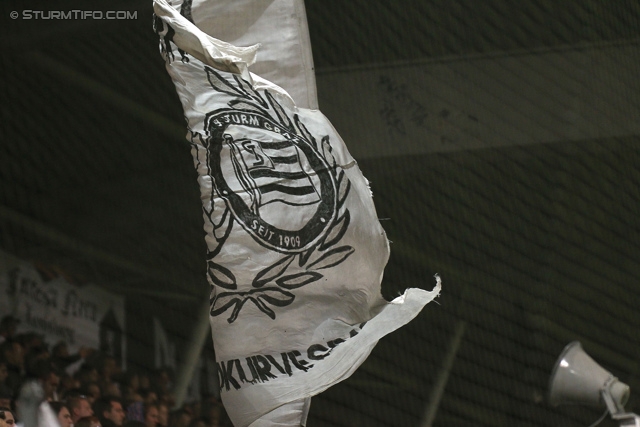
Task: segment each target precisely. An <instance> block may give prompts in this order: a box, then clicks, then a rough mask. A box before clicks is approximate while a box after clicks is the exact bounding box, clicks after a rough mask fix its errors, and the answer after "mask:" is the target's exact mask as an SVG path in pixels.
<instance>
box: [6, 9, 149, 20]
mask: <svg viewBox="0 0 640 427" xmlns="http://www.w3.org/2000/svg"><path fill="white" fill-rule="evenodd" d="M9 16H10V17H11V19H25V20H32V19H42V20H49V19H52V20H53V19H63V20H66V19H117V20H125V19H138V11H137V10H133V11H132V10H106V11H102V10H79V9H73V10H30V9H25V10H22V11H20V12H18V11H16V10H14V11H13V12H11V13H10V14H9Z"/></svg>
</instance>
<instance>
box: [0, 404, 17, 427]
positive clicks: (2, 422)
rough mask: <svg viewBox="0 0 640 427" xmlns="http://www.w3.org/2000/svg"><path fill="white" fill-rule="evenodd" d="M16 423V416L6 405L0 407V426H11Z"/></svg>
mask: <svg viewBox="0 0 640 427" xmlns="http://www.w3.org/2000/svg"><path fill="white" fill-rule="evenodd" d="M15 424H16V416H15V414H14V413H13V411H12V410H11V409H9V408H6V407H0V427H13V426H14V425H15Z"/></svg>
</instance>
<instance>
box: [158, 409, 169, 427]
mask: <svg viewBox="0 0 640 427" xmlns="http://www.w3.org/2000/svg"><path fill="white" fill-rule="evenodd" d="M158 424H159V425H161V426H163V427H166V426H168V425H169V407H168V406H167V405H162V404H160V405H158Z"/></svg>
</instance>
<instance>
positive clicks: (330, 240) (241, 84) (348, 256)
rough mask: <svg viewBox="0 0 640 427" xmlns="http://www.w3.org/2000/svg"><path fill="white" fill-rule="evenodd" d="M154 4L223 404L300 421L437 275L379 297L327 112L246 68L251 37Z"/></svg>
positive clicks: (370, 248)
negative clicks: (204, 263) (192, 193)
mask: <svg viewBox="0 0 640 427" xmlns="http://www.w3.org/2000/svg"><path fill="white" fill-rule="evenodd" d="M241 3H244V2H241ZM255 3H264V2H255ZM181 9H182V10H181ZM154 10H155V13H156V16H157V19H156V21H155V22H156V31H157V32H158V34H159V35H160V41H161V50H162V53H163V55H164V57H165V59H166V63H167V70H168V72H169V74H170V75H171V78H172V79H173V81H174V83H175V86H176V90H177V92H178V95H179V97H180V100H181V102H182V105H183V109H184V113H185V117H186V120H187V125H188V134H187V139H188V140H189V141H190V143H191V147H192V154H193V158H194V164H195V167H196V169H197V171H198V182H199V184H200V189H201V201H202V204H203V212H204V220H205V231H206V237H205V238H206V242H207V247H208V258H207V259H208V279H209V282H210V285H211V299H210V303H211V312H210V314H211V317H210V321H211V327H212V335H213V341H214V347H215V351H216V356H217V362H218V373H219V377H220V387H221V396H222V400H223V403H224V405H225V408H226V410H227V412H228V413H229V416H230V417H231V419H232V421H233V423H234V425H235V426H237V427H245V426H249V425H251V426H252V427H258V426H270V425H274V426H275V425H287V426H288V425H292V426H293V425H300V424H301V423H302V422H303V421H304V419H305V417H306V415H305V414H306V411H307V409H308V405H307V404H308V402H307V401H305V399H306V398H309V397H310V396H313V395H315V394H318V393H320V392H322V391H324V390H326V389H327V388H328V387H330V386H331V385H333V384H335V383H337V382H339V381H341V380H343V379H345V378H347V377H349V376H350V375H351V374H352V373H353V372H354V371H355V369H356V368H357V367H358V366H359V365H360V364H361V363H362V362H363V361H364V360H365V359H366V357H367V356H368V355H369V353H370V352H371V350H372V349H373V347H374V346H375V344H376V343H377V341H378V339H380V338H381V337H383V336H384V335H386V334H388V333H389V332H392V331H393V330H395V329H397V328H398V327H400V326H402V325H404V324H406V323H407V322H408V321H410V320H411V319H413V318H414V317H415V316H416V315H417V314H418V313H419V312H420V310H421V309H422V307H423V306H424V305H426V304H427V303H428V302H429V301H431V300H432V299H433V298H434V297H435V296H437V294H438V293H439V291H440V281H439V279H438V280H437V284H436V287H435V288H434V290H433V291H431V292H427V291H424V290H421V289H408V290H407V291H406V292H405V294H404V295H402V296H400V297H398V298H396V299H395V300H393V301H391V302H387V301H385V300H384V299H383V298H382V296H381V294H380V282H381V279H382V274H383V269H384V266H385V265H386V263H387V260H388V257H389V245H388V241H387V238H386V235H385V233H384V230H383V229H382V227H381V226H380V223H379V222H378V219H377V217H376V212H375V207H374V205H373V200H372V196H371V192H370V190H369V187H368V183H367V181H366V179H365V178H364V177H363V176H362V173H361V172H360V170H359V168H358V166H357V164H356V162H355V160H354V159H353V158H352V157H351V155H350V154H349V152H348V150H347V148H346V146H345V144H344V142H343V141H342V140H341V139H340V137H339V135H338V134H337V133H336V131H335V130H334V128H333V127H332V126H331V124H330V123H329V121H328V120H327V119H326V117H324V116H323V115H322V114H321V113H320V112H319V111H317V110H310V109H305V108H300V107H298V106H296V104H295V103H294V102H293V99H292V98H291V96H290V95H289V94H288V93H287V92H286V91H285V90H284V89H283V88H281V87H279V86H277V85H275V84H274V83H272V82H270V81H268V80H266V79H264V78H262V77H260V76H258V75H256V74H254V73H251V72H250V71H249V68H248V67H249V66H250V65H251V64H252V63H253V62H254V60H255V59H256V54H257V50H258V46H250V47H236V46H234V45H231V44H229V43H226V42H223V41H220V40H218V39H215V38H213V37H211V36H209V35H208V34H206V33H205V32H203V31H202V30H201V29H199V28H198V27H197V26H196V25H194V24H193V22H195V23H196V24H197V23H198V22H199V21H198V19H197V18H196V16H194V15H193V14H194V13H195V4H194V8H192V9H191V8H190V9H189V10H190V13H185V8H183V7H181V6H180V5H176V6H175V7H174V6H171V5H169V4H168V3H167V1H166V0H155V2H154ZM206 10H207V9H206V7H205V6H202V5H201V6H200V9H199V11H200V12H202V13H205V11H206ZM181 11H182V13H181ZM265 62H269V60H268V59H266V60H263V63H265ZM270 62H271V64H272V67H275V68H277V67H278V58H271V59H270ZM301 81H303V82H305V83H303V84H307V83H308V79H307V80H305V79H302V80H301ZM303 92H304V91H303ZM312 98H313V99H315V95H313V96H312ZM307 99H309V98H307Z"/></svg>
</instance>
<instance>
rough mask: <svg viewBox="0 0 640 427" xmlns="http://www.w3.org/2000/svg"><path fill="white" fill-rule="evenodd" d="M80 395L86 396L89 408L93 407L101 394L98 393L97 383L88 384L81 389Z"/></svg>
mask: <svg viewBox="0 0 640 427" xmlns="http://www.w3.org/2000/svg"><path fill="white" fill-rule="evenodd" d="M82 394H84V395H85V396H87V400H88V401H89V403H90V404H91V406H93V405H95V403H96V402H97V401H98V400H99V399H100V396H101V395H102V392H101V391H100V386H99V385H98V383H88V384H86V385H85V386H84V387H82ZM98 415H99V414H98Z"/></svg>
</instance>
